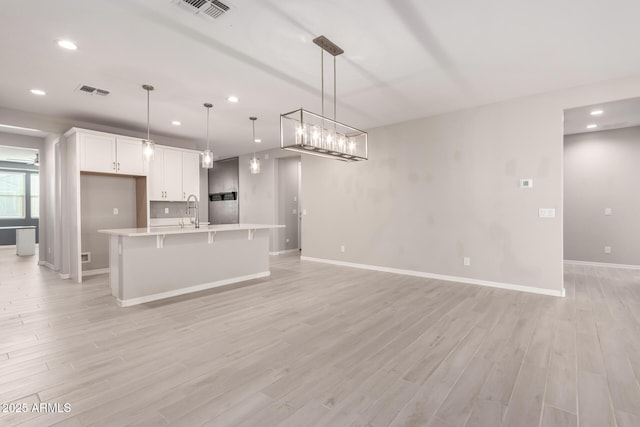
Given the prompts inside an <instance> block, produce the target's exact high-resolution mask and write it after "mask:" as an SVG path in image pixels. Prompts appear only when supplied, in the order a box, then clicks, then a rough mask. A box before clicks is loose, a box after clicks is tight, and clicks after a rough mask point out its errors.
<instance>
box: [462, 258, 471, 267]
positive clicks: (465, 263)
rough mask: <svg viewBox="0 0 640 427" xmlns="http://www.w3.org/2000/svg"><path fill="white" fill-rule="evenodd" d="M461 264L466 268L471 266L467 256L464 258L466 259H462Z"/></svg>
mask: <svg viewBox="0 0 640 427" xmlns="http://www.w3.org/2000/svg"><path fill="white" fill-rule="evenodd" d="M462 262H463V263H464V265H465V266H466V267H469V266H470V265H471V258H469V257H468V256H466V257H464V258H463V261H462Z"/></svg>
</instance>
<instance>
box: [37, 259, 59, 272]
mask: <svg viewBox="0 0 640 427" xmlns="http://www.w3.org/2000/svg"><path fill="white" fill-rule="evenodd" d="M38 265H43V266H45V267H47V268H48V269H49V270H54V271H55V269H56V267H55V266H54V265H53V264H51V263H50V262H47V261H38Z"/></svg>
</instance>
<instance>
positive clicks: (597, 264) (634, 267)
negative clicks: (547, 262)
mask: <svg viewBox="0 0 640 427" xmlns="http://www.w3.org/2000/svg"><path fill="white" fill-rule="evenodd" d="M564 263H565V264H570V265H584V266H587V267H608V268H624V269H627V270H640V265H628V264H612V263H609V262H591V261H573V260H570V259H565V260H564Z"/></svg>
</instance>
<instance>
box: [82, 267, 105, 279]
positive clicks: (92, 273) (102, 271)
mask: <svg viewBox="0 0 640 427" xmlns="http://www.w3.org/2000/svg"><path fill="white" fill-rule="evenodd" d="M109 271H111V270H109V267H107V268H96V269H93V270H84V271H83V272H82V277H86V276H96V275H98V274H105V273H108V272H109Z"/></svg>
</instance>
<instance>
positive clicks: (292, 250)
mask: <svg viewBox="0 0 640 427" xmlns="http://www.w3.org/2000/svg"><path fill="white" fill-rule="evenodd" d="M291 252H300V248H297V249H287V250H285V251H277V252H269V255H283V254H290V253H291Z"/></svg>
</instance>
